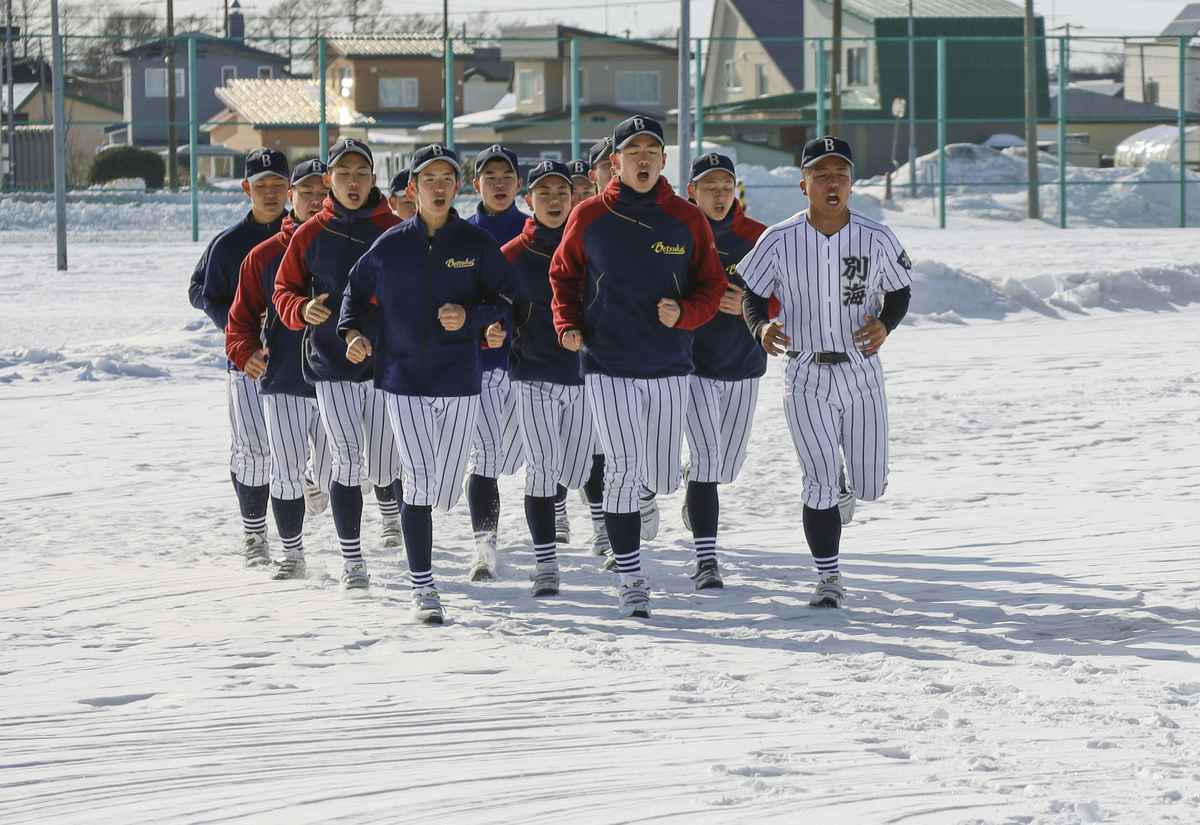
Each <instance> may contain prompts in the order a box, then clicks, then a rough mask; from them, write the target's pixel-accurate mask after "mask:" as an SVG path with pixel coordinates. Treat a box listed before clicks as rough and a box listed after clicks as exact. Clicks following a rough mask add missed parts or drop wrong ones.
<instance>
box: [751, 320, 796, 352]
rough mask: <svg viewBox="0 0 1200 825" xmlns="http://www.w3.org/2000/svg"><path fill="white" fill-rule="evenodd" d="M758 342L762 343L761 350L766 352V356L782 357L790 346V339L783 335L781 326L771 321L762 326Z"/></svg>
mask: <svg viewBox="0 0 1200 825" xmlns="http://www.w3.org/2000/svg"><path fill="white" fill-rule="evenodd" d="M759 340H760V341H761V342H762V348H763V349H765V350H766V351H767V355H783V354H784V353H785V352H787V348H788V347H790V346H791V345H792V339H791V338H789V337H787V336H786V335H784V334H783V325H782V324H780V323H779V322H778V321H772V322H771V323H769V324H767V325H766V326H764V327H763V328H762V335H761V337H760V338H759Z"/></svg>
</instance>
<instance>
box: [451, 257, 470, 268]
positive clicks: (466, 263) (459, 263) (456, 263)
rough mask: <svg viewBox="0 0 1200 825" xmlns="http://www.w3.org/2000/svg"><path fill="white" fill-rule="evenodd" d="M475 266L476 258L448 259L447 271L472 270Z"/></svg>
mask: <svg viewBox="0 0 1200 825" xmlns="http://www.w3.org/2000/svg"><path fill="white" fill-rule="evenodd" d="M473 266H475V259H474V258H447V259H446V268H447V269H470V268H471V267H473Z"/></svg>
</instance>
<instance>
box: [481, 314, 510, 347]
mask: <svg viewBox="0 0 1200 825" xmlns="http://www.w3.org/2000/svg"><path fill="white" fill-rule="evenodd" d="M483 337H484V340H486V341H487V345H488V349H499V348H500V347H502V346H504V339H505V338H507V337H508V333H507V332H506V331H505V329H504V324H502V323H500V322H499V321H496V322H495V323H494V324H492V325H490V326H489V327H488V328H487V329H486V330H485V331H484V333H483Z"/></svg>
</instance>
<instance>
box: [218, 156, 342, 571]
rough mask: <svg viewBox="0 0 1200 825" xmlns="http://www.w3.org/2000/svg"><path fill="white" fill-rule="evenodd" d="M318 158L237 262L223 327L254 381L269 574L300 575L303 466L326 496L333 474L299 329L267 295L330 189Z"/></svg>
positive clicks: (235, 358)
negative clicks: (272, 551)
mask: <svg viewBox="0 0 1200 825" xmlns="http://www.w3.org/2000/svg"><path fill="white" fill-rule="evenodd" d="M324 175H325V164H323V163H321V161H319V160H307V161H304V162H303V163H299V164H297V165H296V168H295V169H293V170H292V180H291V187H290V188H289V189H288V200H289V201H290V202H291V204H292V211H291V214H289V215H288V216H287V217H285V218H284V220H283V226H282V228H281V229H280V230H279V232H278V233H277V234H276V235H275V236H274V237H272V238H269V239H268V240H265V241H263V242H262V243H260V244H259V245H258V246H256V247H254V249H252V250H250V254H249V255H247V256H246V259H245V260H244V261H242V268H241V273H240V276H239V278H238V288H237V294H236V295H235V296H234V298H233V305H232V306H230V308H229V322H228V324H227V325H226V327H225V353H226V354H227V355H228V356H229V360H230V361H232V362H233V363H234V365H235V366H236V367H237V368H238V369H240V370H241V371H242V372H243V374H245V375H246V377H247V378H250V379H252V380H255V381H258V382H259V385H260V386H259V390H260V393H261V395H262V403H263V411H264V413H265V415H266V422H267V443H268V445H269V446H270V451H271V484H270V490H271V511H272V512H273V513H274V514H275V527H276V529H277V531H278V533H279V540H280V541H281V542H282V543H283V559H282V560H281V561H280V562H279V566H278V568H277V569H276V571H275V575H274V578H276V579H298V578H304V576H305V563H304V538H303V531H304V511H305V495H304V492H305V485H304V481H305V470H306V467H307V466H308V465H309V464H310V463H311V465H312V467H313V477H314V478H315V479H316V483H317V485H318V486H319V489H321V490H322V491H323V492H324V493H325V494H326V495H328V493H329V482H330V478H331V476H332V474H333V465H332V463H331V460H330V455H329V447H328V445H327V443H326V439H325V431H324V429H323V428H322V427H321V421H320V417H319V415H318V413H317V401H316V393H315V392H314V391H313V388H312V385H311V384H309V383H308V382H307V381H305V380H304V376H303V374H302V371H301V369H300V334H299V333H296V332H293V331H292V330H290V329H288V328H287V327H285V326H284V325H283V324H282V323H280V322H279V317H278V316H277V315H276V313H275V305H274V304H272V303H271V299H270V296H271V293H272V292H273V291H274V290H275V273H276V270H278V268H279V261H280V260H281V259H282V258H283V253H284V252H285V251H286V250H287V245H288V241H289V240H291V237H292V235H293V234H294V233H295V231H296V227H298V226H300V225H301V224H302V223H304V222H305V221H306V220H308V219H309V218H311V217H312V216H313V215H315V214H317V212H319V211H320V210H321V203H322V202H323V201H324V200H325V197H326V195H328V193H329V189H328V188H327V187H326V186H325V181H324ZM310 442H311V447H310Z"/></svg>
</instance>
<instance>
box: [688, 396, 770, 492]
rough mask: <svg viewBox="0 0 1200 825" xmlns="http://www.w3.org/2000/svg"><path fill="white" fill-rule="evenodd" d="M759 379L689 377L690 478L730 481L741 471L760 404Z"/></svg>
mask: <svg viewBox="0 0 1200 825" xmlns="http://www.w3.org/2000/svg"><path fill="white" fill-rule="evenodd" d="M758 381H759V380H758V379H757V378H747V379H744V380H742V381H717V380H715V379H712V378H701V377H700V376H698V375H689V376H688V409H687V418H686V422H685V430H684V432H685V435H686V436H687V442H688V461H689V465H690V469H689V471H688V479H689V480H690V481H702V482H714V481H715V482H718V483H720V484H729V483H730V482H732V481H733V480H734V479H736V478H737V477H738V474H739V473H740V472H741V471H742V464H743V463H744V462H745V461H746V445H747V443H749V441H750V430H751V428H752V427H753V425H754V410H755V408H756V407H757V406H758Z"/></svg>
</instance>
